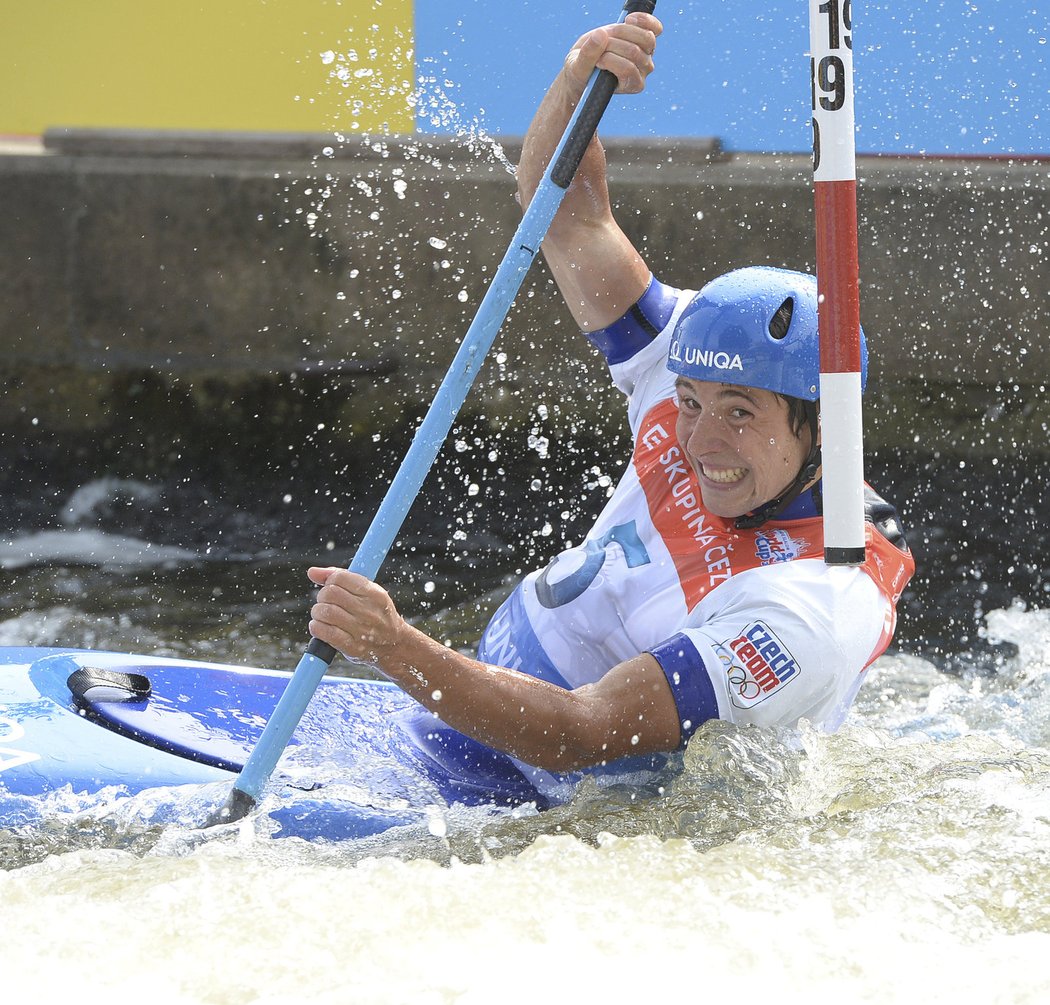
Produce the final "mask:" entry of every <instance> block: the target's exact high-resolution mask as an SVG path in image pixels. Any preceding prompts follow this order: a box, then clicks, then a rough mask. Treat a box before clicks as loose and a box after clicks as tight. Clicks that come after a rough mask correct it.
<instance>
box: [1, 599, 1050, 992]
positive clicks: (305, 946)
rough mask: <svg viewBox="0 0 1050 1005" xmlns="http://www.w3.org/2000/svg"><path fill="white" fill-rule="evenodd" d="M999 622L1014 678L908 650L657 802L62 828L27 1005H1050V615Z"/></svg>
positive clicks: (750, 738) (587, 796) (718, 758)
mask: <svg viewBox="0 0 1050 1005" xmlns="http://www.w3.org/2000/svg"><path fill="white" fill-rule="evenodd" d="M989 623H990V626H991V630H992V632H993V634H995V635H996V636H997V637H1001V638H1008V639H1010V640H1012V641H1014V642H1015V643H1017V644H1018V645H1019V646H1020V656H1019V657H1018V658H1017V659H1016V660H1015V661H1014V662H1013V663H1010V664H1008V665H1005V666H1003V667H1002V668H1000V672H999V673H998V675H997V676H995V677H981V676H976V675H975V676H974V677H973V678H972V679H960V678H958V677H946V676H944V675H942V674H940V673H938V672H937V671H936V670H935V669H934V668H933V667H932V666H931V665H930V664H928V663H927V662H925V661H923V660H921V659H918V658H916V657H911V656H894V657H887V658H884V659H883V660H882V661H881V662H880V663H879V664H878V666H877V668H876V671H875V673H874V675H873V677H872V678H871V679H870V680H869V681H868V683H867V685H866V687H865V690H864V691H863V692H862V696H861V700H860V702H859V703H858V706H857V708H856V712H855V714H854V716H853V717H852V719H851V721H850V723H849V724H848V725H847V726H846V727H845V728H844V729H843V730H842V731H841V732H840V733H838V734H836V735H834V736H823V735H818V734H814V733H811V732H809V731H806V730H803V731H800V732H792V733H783V734H773V733H762V732H758V731H750V730H736V729H733V728H730V727H726V726H724V725H721V724H713V725H711V726H710V727H709V728H705V730H703V731H701V733H700V734H698V737H697V739H696V740H694V742H693V743H692V744H691V746H690V749H689V751H688V752H687V757H686V760H687V766H686V772H685V773H684V775H683V776H682V777H681V778H680V779H679V780H678V781H677V782H676V783H675V785H674V787H673V788H672V789H671V791H670V792H669V793H668V794H667V795H666V796H665V797H663V798H662V799H658V800H656V801H654V802H650V803H648V804H641V803H640V800H638V799H637V798H632V797H631V796H630V795H629V794H628V795H623V796H621V797H619V798H617V797H615V796H609V795H608V794H606V795H598V794H597V793H595V792H584V793H582V794H581V796H580V798H579V799H578V800H577V803H576V805H575V806H572V807H567V808H561V809H557V810H554V811H551V812H549V813H547V814H542V815H539V816H526V817H524V818H521V819H517V820H505V819H504V820H498V821H492V820H491V819H490V820H488V821H487V822H481V821H479V820H478V819H477V818H471V817H470V816H469V815H464V816H463V817H459V816H457V815H456V814H455V813H452V814H450V815H449V818H448V820H447V821H446V824H447V834H446V835H444V836H439V837H436V836H434V834H432V833H423V834H404V835H400V836H398V837H397V838H395V837H393V836H387V837H382V838H377V839H373V840H372V843H371V844H352V843H351V844H347V845H342V846H340V845H308V844H305V843H303V842H299V841H291V840H283V841H272V840H268V839H265V838H260V837H258V836H256V835H255V834H254V832H253V831H252V830H251V829H250V828H248V827H241V828H240V829H239V830H237V831H235V832H231V833H227V834H226V835H225V836H224V837H223V838H221V839H212V840H208V841H203V842H202V840H201V839H200V837H199V836H198V835H194V834H192V833H190V832H178V831H176V830H175V829H172V830H170V831H169V832H168V833H166V834H163V835H160V836H159V838H158V837H157V836H156V835H155V836H153V839H152V840H151V842H150V843H149V846H148V847H147V848H146V849H145V850H142V849H141V848H136V849H135V850H134V851H122V850H118V849H117V848H114V847H106V848H94V849H93V850H77V851H62V850H61V846H59V847H58V848H56V850H55V852H54V853H52V854H51V855H49V856H47V857H44V858H43V859H42V860H40V861H38V862H36V863H35V864H30V865H25V866H23V867H21V868H15V869H12V870H9V871H7V872H2V873H0V902H2V903H3V904H4V908H5V913H6V918H7V924H6V925H5V934H4V938H3V944H2V949H0V960H2V963H3V975H4V976H3V980H4V985H5V989H6V990H7V991H8V993H9V994H10V998H9V1000H11V1001H17V1000H20V999H22V998H23V997H29V996H32V997H33V998H34V999H36V1000H53V999H55V998H57V996H59V995H69V994H76V993H82V992H84V991H86V990H88V989H90V990H92V991H95V992H102V993H108V994H111V995H116V996H117V997H118V999H119V1000H131V999H132V996H135V997H138V996H142V997H143V998H145V999H147V1000H150V1001H152V1002H216V1003H218V1002H222V1003H241V1002H245V1003H247V1002H293V1001H294V1002H375V1003H386V1002H390V1003H401V1002H424V1003H428V1002H442V1003H444V1002H464V1003H466V1002H470V1003H473V1002H477V1003H481V1002H486V1003H487V1002H492V1001H500V1002H533V1001H535V999H536V997H537V995H539V996H541V997H544V996H546V997H548V998H552V999H553V1000H555V1001H568V1000H579V1001H598V1000H603V1001H609V1002H625V1003H626V1002H637V1001H644V1000H650V999H652V998H654V997H656V996H657V995H659V996H663V995H665V994H667V993H679V994H683V995H688V996H690V997H693V996H695V997H696V998H698V999H702V998H704V997H707V996H709V995H712V994H717V993H718V992H732V993H734V995H736V994H743V995H745V996H747V995H754V996H768V997H770V998H775V999H776V1000H777V1001H781V1002H796V1001H797V1002H813V1001H818V1002H819V1001H831V1000H832V999H833V998H834V1000H836V1001H838V1000H840V999H842V998H846V999H848V1000H853V1001H862V1002H868V1001H870V1002H925V1001H951V1002H982V1003H990V1002H1002V1003H1010V1005H1015V1003H1026V1002H1032V1003H1036V1002H1045V1001H1046V1000H1047V996H1048V995H1050V751H1048V749H1047V747H1048V739H1050V715H1048V712H1050V669H1048V663H1050V612H1042V611H1029V612H1025V611H1021V610H1011V611H1005V612H995V613H994V614H993V615H992V616H991V617H990V619H989ZM635 795H637V794H635ZM443 829H444V828H434V827H432V828H431V830H432V831H435V832H436V833H437V834H439V835H440V834H441V832H442V830H443ZM614 834H617V835H619V836H615V837H614V836H613V835H614ZM68 838H69V835H64V836H63V837H62V840H64V841H68ZM118 844H119V842H118ZM482 849H484V850H482ZM10 850H11V849H10V847H9V848H8V852H10ZM16 991H17V993H14V992H16Z"/></svg>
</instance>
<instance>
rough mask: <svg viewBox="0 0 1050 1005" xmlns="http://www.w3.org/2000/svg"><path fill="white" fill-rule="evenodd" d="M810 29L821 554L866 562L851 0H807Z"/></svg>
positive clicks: (836, 561) (840, 561) (831, 561)
mask: <svg viewBox="0 0 1050 1005" xmlns="http://www.w3.org/2000/svg"><path fill="white" fill-rule="evenodd" d="M809 32H810V56H811V58H810V79H811V87H810V90H811V94H812V102H813V193H814V200H815V209H816V238H817V294H818V308H817V324H818V328H819V331H820V408H821V415H822V419H823V421H822V422H821V426H820V428H821V453H822V457H823V480H824V561H825V562H827V564H828V565H862V564H863V563H864V559H865V545H864V443H863V423H862V418H861V349H860V294H859V272H860V269H859V264H858V260H857V167H856V149H855V143H854V135H853V128H854V117H853V12H852V3H851V0H809Z"/></svg>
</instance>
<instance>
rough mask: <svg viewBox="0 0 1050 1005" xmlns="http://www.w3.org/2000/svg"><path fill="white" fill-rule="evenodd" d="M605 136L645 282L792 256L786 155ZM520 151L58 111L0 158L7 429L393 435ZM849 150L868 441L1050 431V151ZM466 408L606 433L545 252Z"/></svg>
mask: <svg viewBox="0 0 1050 1005" xmlns="http://www.w3.org/2000/svg"><path fill="white" fill-rule="evenodd" d="M326 147H330V148H331V150H330V155H328V154H326V153H324V152H323V151H324V150H325V148H326ZM607 148H608V156H609V163H610V184H611V188H612V193H613V197H614V200H615V201H616V203H617V212H618V216H619V219H620V220H621V221H622V223H623V225H624V227H625V229H626V230H627V231H628V233H629V234H630V235H631V237H632V239H633V240H635V242H636V243H637V244H638V246H639V247H640V248H641V250H642V252H643V254H644V255H645V257H646V259H647V260H648V261H649V263H650V264H651V266H652V267H653V269H654V271H656V272H657V274H658V275H660V276H661V278H663V279H665V280H666V281H669V282H672V283H676V284H679V285H683V286H695V285H697V284H698V283H700V282H702V281H703V280H704V279H706V278H709V277H711V276H713V275H716V274H718V273H720V272H722V271H724V270H726V269H729V268H733V267H736V266H740V265H744V264H749V263H768V264H776V265H783V266H788V267H793V268H800V269H812V268H813V265H814V263H813V258H814V250H813V248H814V241H813V210H812V190H811V179H810V172H809V164H808V159H807V158H805V157H799V156H794V155H792V156H773V155H739V154H737V155H733V156H728V155H724V154H722V153H721V152H720V151H719V149H718V146H717V143H713V142H711V141H702V140H699V141H681V140H652V141H617V140H610V141H608V142H607ZM517 152H518V147H517V142H516V141H515V140H513V139H507V140H505V141H503V144H502V146H497V145H496V144H494V143H492V142H489V141H485V140H484V139H479V138H477V137H474V138H470V139H466V140H465V139H442V138H433V137H429V138H421V137H385V138H378V137H353V138H350V139H347V140H345V141H343V142H335V141H334V140H333V139H332V138H331V137H279V136H261V137H243V136H241V137H238V136H208V135H193V136H178V135H175V136H173V135H171V134H159V135H155V136H149V135H143V134H137V133H136V134H97V133H88V134H84V133H76V132H70V131H59V132H56V133H55V134H53V135H51V136H49V137H48V140H47V143H46V144H45V145H44V146H43V147H41V148H40V149H37V150H32V149H28V148H27V149H23V150H21V151H20V152H18V153H13V152H7V153H6V154H3V155H0V181H2V184H0V296H2V297H3V300H4V304H5V310H4V312H3V313H2V314H0V389H2V392H3V393H2V395H0V429H2V430H3V435H4V439H5V440H6V441H7V444H8V446H9V447H10V446H11V445H13V444H16V443H22V444H23V445H25V446H29V445H31V444H32V443H33V442H40V439H41V437H46V438H48V439H49V440H50V441H53V442H60V441H62V442H65V443H67V444H68V445H69V447H68V449H69V451H70V452H71V455H76V454H77V451H78V450H79V449H80V448H79V447H75V446H73V445H74V444H76V443H79V442H81V441H85V442H88V443H92V444H94V445H95V446H94V449H95V450H96V451H98V452H99V454H100V455H101V454H103V453H104V454H106V455H109V456H112V457H113V458H115V459H116V462H117V463H122V464H124V465H125V466H127V467H141V468H144V469H145V470H150V469H157V468H162V467H164V466H165V465H167V464H170V463H171V458H172V457H173V456H175V455H178V454H180V453H181V454H183V455H193V454H196V455H199V456H200V457H202V458H205V459H206V458H208V457H209V456H214V455H215V454H216V452H218V453H220V454H223V455H225V454H230V453H232V454H233V456H234V457H237V456H239V457H240V458H241V462H240V463H243V464H244V465H245V467H246V468H247V469H249V470H250V468H251V466H252V465H253V463H258V462H259V460H260V459H261V460H262V462H263V463H266V464H269V463H276V460H275V459H276V458H283V457H286V456H288V455H299V456H302V455H303V454H309V453H310V452H311V451H315V452H318V453H321V454H324V455H325V457H324V460H325V461H326V462H329V463H339V458H340V457H342V456H344V455H347V456H350V457H354V456H358V455H363V454H367V452H368V450H369V449H370V446H371V444H373V443H374V442H376V441H382V442H388V441H391V439H396V438H398V437H403V435H404V433H405V432H406V430H408V429H410V428H411V426H412V423H413V422H414V418H413V417H414V416H418V415H419V414H421V413H422V411H423V410H424V409H425V408H426V406H427V404H428V403H429V401H430V400H431V397H432V396H433V393H434V390H435V389H436V387H437V384H438V383H439V381H440V379H441V377H442V376H443V374H444V372H445V370H446V368H447V366H448V363H449V361H450V360H451V358H452V355H453V353H454V352H455V349H456V347H457V345H458V343H459V340H460V339H461V337H462V335H463V334H464V333H465V331H466V329H467V327H468V325H469V323H470V320H471V319H472V317H473V315H474V312H475V311H476V309H477V306H478V304H479V303H480V300H481V297H482V295H483V293H484V290H485V288H486V286H487V283H488V282H489V280H490V279H491V277H492V275H493V273H494V271H495V268H496V266H497V265H498V263H499V261H500V259H501V258H502V256H503V253H504V252H505V250H506V246H507V243H508V241H509V238H510V235H511V234H513V232H514V229H515V227H516V225H517V223H518V220H519V218H520V217H519V212H518V209H517V206H516V204H515V201H514V183H513V177H512V174H511V170H510V165H511V163H512V162H513V161H514V160H516V158H517ZM858 174H859V198H858V201H859V215H860V228H861V235H860V236H861V250H860V254H861V275H862V280H863V285H862V290H861V303H862V321H863V323H864V327H865V330H866V333H867V335H868V339H869V344H870V347H871V378H870V387H869V395H868V399H867V405H866V414H865V427H866V428H865V432H866V440H867V443H868V446H869V449H871V450H884V449H893V448H905V449H921V450H923V451H925V452H927V453H928V454H930V455H931V456H938V455H952V456H962V457H966V456H981V457H984V458H989V459H994V458H1004V459H1005V458H1014V459H1015V460H1016V459H1017V458H1022V459H1023V458H1025V457H1033V456H1042V455H1044V454H1048V453H1050V436H1048V435H1047V430H1048V428H1050V427H1048V422H1050V405H1048V403H1047V394H1046V385H1047V383H1048V382H1050V349H1048V348H1047V345H1046V343H1047V340H1046V339H1045V337H1044V332H1045V331H1046V329H1047V326H1048V321H1050V298H1048V296H1047V294H1048V292H1050V239H1048V233H1050V194H1048V188H1050V185H1048V175H1050V163H1047V162H1045V161H1038V160H1032V159H1028V160H1025V159H1016V160H995V159H990V160H927V159H918V158H912V159H901V158H887V157H877V158H865V157H862V158H860V160H859V165H858ZM467 413H468V418H469V421H470V422H471V423H476V422H480V423H481V424H482V425H483V426H484V427H485V428H487V429H488V430H489V431H491V432H498V431H500V430H507V431H508V436H509V437H511V438H513V435H516V434H515V433H513V431H521V432H522V434H523V435H524V437H525V439H526V440H527V438H528V436H529V435H530V432H529V431H530V430H531V429H532V428H533V427H534V426H536V425H537V423H539V427H542V432H541V433H540V434H538V435H542V436H561V437H565V436H570V437H571V436H572V435H574V431H577V432H578V431H580V430H588V431H589V432H590V433H591V434H593V435H594V436H595V438H597V439H598V440H602V439H609V438H612V437H614V436H616V435H617V434H618V433H619V432H620V431H621V430H622V428H623V413H622V408H621V406H620V403H619V401H618V399H617V396H616V395H615V393H613V392H611V391H610V390H609V389H608V387H607V379H606V376H605V373H604V369H603V367H602V365H601V361H600V359H599V358H598V357H597V354H596V353H595V352H594V351H593V350H592V349H591V348H590V347H589V346H588V344H587V343H586V342H585V340H583V339H582V338H581V337H580V336H579V335H578V333H576V331H575V329H574V327H573V325H572V323H571V319H570V317H569V315H568V312H567V311H566V309H565V307H564V305H563V304H562V302H561V300H560V298H559V296H558V294H557V291H556V290H555V288H554V287H553V285H552V283H551V279H550V276H549V273H548V272H547V270H546V268H545V266H544V264H543V263H542V261H537V263H536V265H535V266H534V267H533V269H532V271H531V272H530V274H529V276H528V277H527V278H526V280H525V283H524V284H523V286H522V290H521V293H520V295H519V297H518V299H517V301H516V303H515V305H514V307H513V308H512V310H511V312H510V315H509V316H508V319H507V321H506V323H505V325H504V327H503V330H502V332H501V334H500V336H499V338H498V339H497V342H496V345H495V347H494V349H493V351H492V352H491V353H490V358H489V359H488V361H487V362H486V364H485V367H484V368H483V371H482V373H481V376H480V378H479V380H478V382H477V385H476V387H475V388H474V389H473V390H472V392H471V395H470V397H469V399H468V403H467ZM540 416H542V418H540ZM539 427H537V428H539Z"/></svg>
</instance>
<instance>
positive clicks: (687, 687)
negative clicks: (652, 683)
mask: <svg viewBox="0 0 1050 1005" xmlns="http://www.w3.org/2000/svg"><path fill="white" fill-rule="evenodd" d="M648 651H649V652H650V653H651V654H652V655H653V656H654V657H655V659H656V662H657V663H659V664H660V669H661V670H663V672H664V676H665V677H666V678H667V683H668V684H669V685H670V686H671V694H672V695H673V696H674V702H675V706H676V707H677V708H678V721H679V723H680V724H681V729H682V744H683V745H684V744H685V742H686V741H687V740H688V739H689V737H691V736H692V735H693V733H695V732H696V731H697V730H698V729H699V728H700V726H701V725H702V724H703V723H705V722H706V721H707V720H708V719H717V718H718V698H717V697H716V695H715V689H714V685H713V684H712V683H711V678H710V676H708V673H707V667H706V666H705V665H704V660H703V657H702V656H701V655H700V653H699V652H698V651H697V648H696V646H695V645H693V643H692V640H691V639H690V638H689V636H687V635H683V634H681V633H679V634H678V635H672V636H671V637H670V638H669V639H667V641H666V642H661V643H660V644H659V645H658V646H653V648H652V649H650V650H648Z"/></svg>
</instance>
